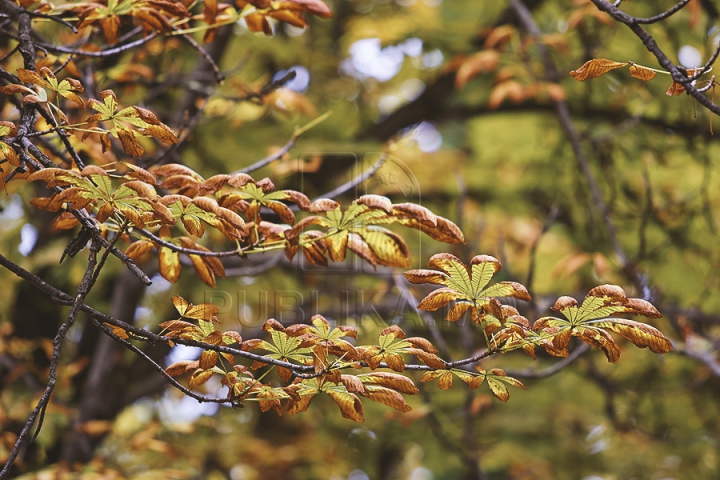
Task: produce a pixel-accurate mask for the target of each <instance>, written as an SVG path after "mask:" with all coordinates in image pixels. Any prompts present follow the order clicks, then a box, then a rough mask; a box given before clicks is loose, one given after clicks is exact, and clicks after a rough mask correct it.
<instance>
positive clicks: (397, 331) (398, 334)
mask: <svg viewBox="0 0 720 480" xmlns="http://www.w3.org/2000/svg"><path fill="white" fill-rule="evenodd" d="M383 335H393V336H394V337H395V338H398V339H403V338H405V332H404V331H403V330H402V328H400V327H399V326H397V325H390V326H389V327H385V328H384V329H383V330H382V331H381V332H380V336H383Z"/></svg>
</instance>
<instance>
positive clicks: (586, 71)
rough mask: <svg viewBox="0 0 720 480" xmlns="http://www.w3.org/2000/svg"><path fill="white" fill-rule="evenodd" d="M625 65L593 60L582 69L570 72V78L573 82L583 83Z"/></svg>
mask: <svg viewBox="0 0 720 480" xmlns="http://www.w3.org/2000/svg"><path fill="white" fill-rule="evenodd" d="M625 65H627V62H625V63H620V62H615V61H612V60H607V59H604V58H593V59H592V60H588V61H587V62H585V63H584V64H583V66H582V67H580V68H578V69H577V70H573V71H572V72H570V76H571V77H573V78H574V79H575V80H578V81H580V82H584V81H585V80H587V79H588V78H595V77H599V76H600V75H603V74H605V73H607V72H609V71H610V70H615V69H616V68H621V67H624V66H625Z"/></svg>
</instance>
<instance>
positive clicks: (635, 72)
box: [630, 65, 657, 82]
mask: <svg viewBox="0 0 720 480" xmlns="http://www.w3.org/2000/svg"><path fill="white" fill-rule="evenodd" d="M630 75H632V76H633V77H635V78H639V79H640V80H642V81H644V82H647V81H648V80H652V79H653V78H655V77H656V76H657V73H656V72H655V71H653V70H650V69H649V68H647V67H642V66H640V65H630Z"/></svg>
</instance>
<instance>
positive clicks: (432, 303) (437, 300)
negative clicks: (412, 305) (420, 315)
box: [417, 287, 463, 312]
mask: <svg viewBox="0 0 720 480" xmlns="http://www.w3.org/2000/svg"><path fill="white" fill-rule="evenodd" d="M460 298H463V294H462V293H460V292H458V291H456V290H454V289H452V288H448V287H442V288H438V289H437V290H433V291H432V292H430V293H429V294H428V295H427V296H426V297H425V298H423V299H422V301H421V302H420V303H419V304H418V306H417V308H419V309H420V310H427V311H430V312H434V311H435V310H437V309H439V308H441V307H444V306H445V305H447V304H448V303H450V302H452V301H453V300H457V299H460Z"/></svg>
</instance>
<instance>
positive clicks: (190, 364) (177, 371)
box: [165, 360, 200, 377]
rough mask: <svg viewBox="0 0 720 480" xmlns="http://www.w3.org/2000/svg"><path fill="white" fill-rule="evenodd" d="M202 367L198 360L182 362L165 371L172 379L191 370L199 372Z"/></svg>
mask: <svg viewBox="0 0 720 480" xmlns="http://www.w3.org/2000/svg"><path fill="white" fill-rule="evenodd" d="M199 367H200V362H198V361H197V360H181V361H179V362H175V363H173V364H172V365H170V366H169V367H167V368H166V369H165V372H166V373H167V374H168V375H170V376H171V377H177V376H178V375H182V374H183V373H187V372H189V371H191V370H197V369H198V368H199Z"/></svg>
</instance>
